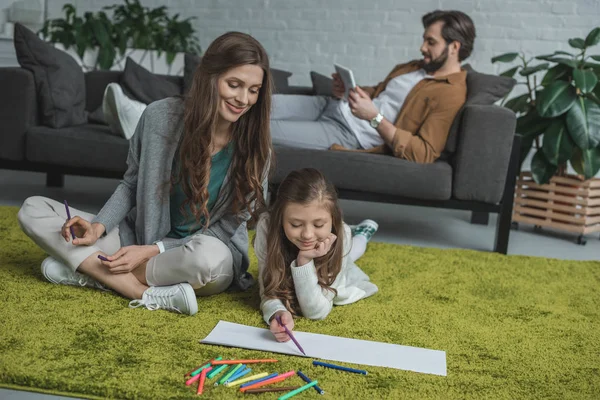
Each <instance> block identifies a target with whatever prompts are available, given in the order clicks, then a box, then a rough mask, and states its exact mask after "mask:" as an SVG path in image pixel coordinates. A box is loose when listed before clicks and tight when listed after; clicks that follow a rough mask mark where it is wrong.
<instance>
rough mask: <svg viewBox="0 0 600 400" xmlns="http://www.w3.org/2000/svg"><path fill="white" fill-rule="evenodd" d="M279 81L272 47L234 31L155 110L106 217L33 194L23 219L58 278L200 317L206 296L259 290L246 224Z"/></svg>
mask: <svg viewBox="0 0 600 400" xmlns="http://www.w3.org/2000/svg"><path fill="white" fill-rule="evenodd" d="M271 86H272V84H271V76H270V72H269V60H268V56H267V54H266V52H265V50H264V48H263V47H262V46H261V45H260V43H259V42H258V41H256V40H255V39H254V38H252V37H251V36H249V35H246V34H243V33H238V32H229V33H226V34H224V35H222V36H220V37H219V38H217V39H216V40H215V41H214V42H213V43H212V44H211V45H210V46H209V48H208V49H207V50H206V53H205V54H204V55H203V57H202V62H201V63H200V65H199V66H198V69H197V70H196V72H195V75H194V82H193V85H192V88H191V90H190V92H189V94H188V96H187V98H186V99H185V100H183V99H181V98H168V99H164V100H161V101H157V102H155V103H152V104H150V105H149V106H148V107H147V109H146V110H145V111H144V114H143V115H142V118H141V120H140V122H139V123H138V125H137V128H136V131H135V134H134V136H133V138H132V139H131V141H130V149H129V155H128V158H127V165H128V169H127V172H126V173H125V175H124V177H123V180H122V182H121V183H120V184H119V186H118V187H117V189H116V190H115V192H114V193H113V195H112V196H111V198H110V199H109V200H108V202H107V203H106V204H105V205H104V207H103V208H102V210H100V213H99V214H98V215H96V216H93V215H90V214H87V213H84V212H81V211H77V210H71V211H72V213H73V215H77V216H75V217H73V218H70V219H69V218H67V214H66V210H65V206H64V205H63V204H62V203H59V202H57V201H54V200H51V199H47V198H43V197H31V198H28V199H27V200H26V201H25V203H24V204H23V206H22V208H21V210H20V211H19V222H20V224H21V227H22V229H23V231H24V232H25V233H26V234H27V235H28V236H29V237H31V238H32V239H33V241H34V242H35V243H36V244H38V245H39V246H40V247H41V248H43V249H44V250H45V251H46V252H48V253H49V254H50V257H48V258H46V259H45V260H44V262H42V273H43V275H44V276H45V277H46V279H47V280H48V281H50V282H53V283H60V284H68V285H82V286H91V287H96V288H110V289H113V290H114V291H116V292H118V293H120V294H121V295H123V296H125V297H127V298H130V299H132V300H133V301H131V302H130V307H138V306H145V307H146V308H148V309H150V310H154V309H157V308H163V309H167V310H171V311H177V312H180V313H184V314H189V315H193V314H195V313H196V312H197V311H198V304H197V301H196V295H199V296H208V295H212V294H216V293H220V292H222V291H224V290H225V289H227V288H228V287H229V286H230V285H231V284H232V283H233V284H234V285H236V286H237V287H239V288H241V289H246V288H247V287H249V286H250V285H251V284H252V283H253V280H252V276H250V275H249V274H248V273H247V272H246V271H247V269H248V263H249V261H248V252H247V251H248V234H247V230H246V221H247V220H248V219H249V218H250V216H251V214H253V213H254V211H255V210H256V211H258V210H259V209H260V208H262V207H263V206H264V204H265V200H264V198H265V194H266V184H267V175H268V169H269V160H270V157H271V153H272V151H271V139H270V131H269V115H270V109H271ZM65 220H66V222H65ZM71 228H73V232H74V234H75V237H72V234H71V232H70V231H71ZM101 258H103V259H104V260H103V259H101Z"/></svg>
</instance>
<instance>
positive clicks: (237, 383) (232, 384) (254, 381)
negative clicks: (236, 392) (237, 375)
mask: <svg viewBox="0 0 600 400" xmlns="http://www.w3.org/2000/svg"><path fill="white" fill-rule="evenodd" d="M267 375H269V373H268V372H261V373H260V374H256V375H252V376H249V377H247V378H242V379H238V380H235V381H233V382H229V383H226V384H225V386H227V387H232V386H237V385H239V384H241V383H246V382H250V381H252V382H253V383H256V382H258V381H261V380H262V379H258V378H264V377H266V376H267ZM275 375H277V374H275Z"/></svg>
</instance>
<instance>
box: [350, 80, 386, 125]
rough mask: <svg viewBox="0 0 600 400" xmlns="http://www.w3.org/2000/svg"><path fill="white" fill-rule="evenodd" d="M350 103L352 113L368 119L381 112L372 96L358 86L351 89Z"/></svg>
mask: <svg viewBox="0 0 600 400" xmlns="http://www.w3.org/2000/svg"><path fill="white" fill-rule="evenodd" d="M348 105H349V106H350V111H352V115H354V116H355V117H356V118H360V119H364V120H366V121H370V120H372V119H373V118H375V117H376V116H377V114H379V110H378V109H377V107H375V104H373V100H371V97H370V96H369V95H368V94H367V93H366V92H365V91H364V90H362V89H361V88H360V87H358V86H357V87H356V88H354V89H353V90H351V91H350V95H349V98H348Z"/></svg>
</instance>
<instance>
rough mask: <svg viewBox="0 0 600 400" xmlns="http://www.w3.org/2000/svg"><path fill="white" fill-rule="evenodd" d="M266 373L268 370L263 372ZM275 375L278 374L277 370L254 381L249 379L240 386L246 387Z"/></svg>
mask: <svg viewBox="0 0 600 400" xmlns="http://www.w3.org/2000/svg"><path fill="white" fill-rule="evenodd" d="M267 373H268V372H265V374H267ZM277 375H279V374H278V373H277V372H273V373H272V374H271V375H265V376H264V377H263V378H260V379H257V380H255V381H250V382H248V383H244V384H243V385H242V386H240V387H246V386H250V385H254V384H255V383H258V382H262V381H266V380H267V379H271V378H275V377H276V376H277Z"/></svg>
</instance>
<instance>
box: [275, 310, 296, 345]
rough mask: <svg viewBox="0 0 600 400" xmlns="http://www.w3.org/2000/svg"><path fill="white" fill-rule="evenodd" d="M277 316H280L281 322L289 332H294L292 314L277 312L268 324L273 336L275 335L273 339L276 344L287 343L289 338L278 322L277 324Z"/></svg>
mask: <svg viewBox="0 0 600 400" xmlns="http://www.w3.org/2000/svg"><path fill="white" fill-rule="evenodd" d="M278 315H280V316H281V322H282V323H283V324H284V325H285V326H286V328H288V329H289V330H290V332H291V331H292V330H294V317H292V314H291V313H290V312H289V311H277V312H276V313H275V314H273V317H272V318H271V323H270V324H269V328H270V329H271V332H272V333H273V335H275V339H277V341H278V342H287V341H288V340H290V336H289V335H288V334H287V333H286V332H285V329H283V326H281V325H279V322H277V318H276V317H277V316H278Z"/></svg>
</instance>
